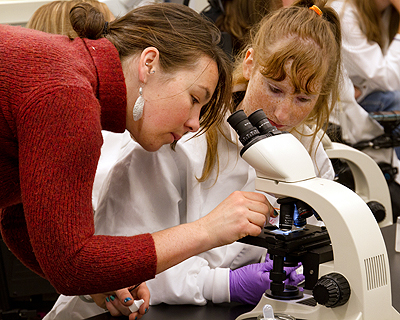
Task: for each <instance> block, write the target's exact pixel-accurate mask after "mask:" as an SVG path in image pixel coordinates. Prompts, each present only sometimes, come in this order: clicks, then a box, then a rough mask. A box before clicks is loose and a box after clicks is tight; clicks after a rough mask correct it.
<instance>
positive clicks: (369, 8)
mask: <svg viewBox="0 0 400 320" xmlns="http://www.w3.org/2000/svg"><path fill="white" fill-rule="evenodd" d="M346 2H348V3H352V4H353V5H354V6H355V8H356V9H357V13H358V17H359V19H360V26H361V29H362V30H363V32H364V33H365V35H366V37H367V39H368V40H369V41H373V42H376V43H378V44H379V46H380V47H381V48H382V49H383V44H384V40H383V39H384V38H385V37H388V39H389V43H390V42H391V41H392V40H393V38H394V36H395V35H396V33H397V30H398V26H399V13H398V12H397V11H396V10H395V9H394V7H393V6H392V5H390V7H391V8H390V10H391V14H390V22H389V34H387V35H384V34H382V17H381V15H380V12H379V10H378V8H377V6H376V2H375V0H347V1H346Z"/></svg>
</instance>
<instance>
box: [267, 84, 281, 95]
mask: <svg viewBox="0 0 400 320" xmlns="http://www.w3.org/2000/svg"><path fill="white" fill-rule="evenodd" d="M269 90H270V91H271V92H272V93H282V90H281V89H279V88H277V87H274V86H271V85H269Z"/></svg>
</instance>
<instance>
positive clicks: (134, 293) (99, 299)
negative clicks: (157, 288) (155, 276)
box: [91, 283, 150, 320]
mask: <svg viewBox="0 0 400 320" xmlns="http://www.w3.org/2000/svg"><path fill="white" fill-rule="evenodd" d="M91 297H92V299H93V300H94V302H96V304H97V305H98V306H99V307H101V308H103V309H108V311H109V312H110V314H111V315H112V316H113V317H117V316H122V315H124V316H129V320H135V319H140V318H141V317H142V316H143V315H144V314H145V313H146V312H147V310H148V309H149V301H150V291H149V289H148V288H147V285H146V284H145V283H142V284H140V285H139V286H138V287H136V288H135V289H133V290H132V289H131V290H130V289H129V288H125V289H120V290H117V291H115V292H108V293H101V294H93V295H91ZM140 299H143V300H144V303H143V304H142V305H141V306H140V308H139V310H138V311H136V312H131V310H130V309H129V306H130V305H132V304H133V300H140Z"/></svg>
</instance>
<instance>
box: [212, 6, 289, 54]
mask: <svg viewBox="0 0 400 320" xmlns="http://www.w3.org/2000/svg"><path fill="white" fill-rule="evenodd" d="M223 5H224V13H223V14H221V15H220V16H219V17H218V18H217V19H216V21H215V24H216V25H217V27H218V28H219V29H220V30H221V31H225V32H227V33H229V34H230V35H231V36H232V38H233V47H234V51H235V52H236V53H238V52H239V51H240V50H241V49H242V46H243V45H244V44H246V43H247V35H248V33H249V31H250V29H251V27H252V26H254V25H255V24H256V23H258V22H259V21H260V20H261V19H262V18H263V17H264V16H265V15H267V14H268V13H269V12H271V11H274V10H276V9H278V8H280V7H282V1H281V0H251V1H249V0H225V1H223Z"/></svg>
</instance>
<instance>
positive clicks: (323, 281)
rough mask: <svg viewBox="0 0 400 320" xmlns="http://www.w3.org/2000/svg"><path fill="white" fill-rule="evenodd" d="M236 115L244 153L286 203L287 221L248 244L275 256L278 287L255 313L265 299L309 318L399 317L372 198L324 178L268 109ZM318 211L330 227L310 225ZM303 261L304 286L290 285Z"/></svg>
mask: <svg viewBox="0 0 400 320" xmlns="http://www.w3.org/2000/svg"><path fill="white" fill-rule="evenodd" d="M228 122H229V123H230V125H231V126H232V127H233V128H234V129H235V131H236V132H237V133H238V135H239V140H240V142H241V143H242V144H243V148H242V150H241V151H240V155H241V156H242V158H243V159H244V160H246V161H247V162H248V163H249V164H250V165H251V166H252V167H254V169H255V170H256V172H257V178H256V182H255V187H256V189H257V190H259V191H263V192H266V193H268V194H271V195H273V196H275V197H276V198H277V199H278V203H280V204H281V212H280V223H279V228H277V227H273V226H270V225H269V226H267V227H266V228H264V230H263V232H262V233H261V235H260V236H258V237H246V238H243V239H242V241H243V242H245V243H249V244H253V245H257V246H261V247H265V248H267V249H268V252H269V254H270V256H271V258H272V259H273V269H272V271H271V272H270V279H271V280H272V282H271V287H270V290H267V291H266V292H265V293H264V295H263V297H262V298H261V300H260V302H259V303H258V305H257V306H256V307H255V308H254V309H253V310H252V311H250V312H248V313H245V314H242V315H241V316H239V317H238V318H237V319H236V320H242V319H247V318H256V317H258V316H260V315H262V310H263V307H264V305H266V304H269V305H271V306H272V308H273V310H274V312H275V314H276V315H278V314H279V315H280V316H282V315H283V316H291V317H294V318H297V319H305V320H321V319H324V320H338V319H348V320H376V319H380V320H394V319H400V314H399V313H398V312H397V311H396V310H395V309H394V308H393V307H392V297H391V282H390V269H389V260H388V256H387V252H386V247H385V243H384V240H383V237H382V234H381V231H380V229H379V226H378V224H377V222H376V220H375V218H374V216H373V214H372V212H371V210H370V209H369V207H368V206H367V204H366V203H365V202H364V200H362V199H361V197H359V196H358V195H357V194H356V193H354V192H353V191H351V190H350V189H348V188H347V187H345V186H343V185H341V184H339V183H337V182H334V181H331V180H327V179H321V178H317V177H316V176H315V172H314V166H313V163H312V160H311V158H310V156H309V154H308V152H307V151H306V149H305V148H304V146H303V145H302V144H301V143H300V142H299V141H298V140H297V139H296V138H295V137H294V136H292V135H291V134H289V133H285V132H280V131H279V130H277V129H276V127H273V126H271V124H270V123H269V121H268V119H267V117H266V116H265V114H264V112H263V111H262V110H257V111H256V112H254V113H253V114H251V115H250V116H249V117H248V118H247V116H246V115H245V113H244V112H243V111H242V110H239V111H237V112H235V113H233V114H232V115H231V116H230V117H229V118H228ZM312 214H317V215H318V216H319V217H320V218H322V220H323V222H324V224H325V226H323V227H317V226H312V225H308V224H306V219H307V217H309V216H311V215H312ZM298 262H302V264H303V268H304V275H305V284H304V288H302V289H299V288H298V287H294V286H285V284H284V279H285V277H286V275H285V271H284V269H283V267H284V266H286V265H293V264H297V263H298Z"/></svg>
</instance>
